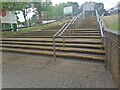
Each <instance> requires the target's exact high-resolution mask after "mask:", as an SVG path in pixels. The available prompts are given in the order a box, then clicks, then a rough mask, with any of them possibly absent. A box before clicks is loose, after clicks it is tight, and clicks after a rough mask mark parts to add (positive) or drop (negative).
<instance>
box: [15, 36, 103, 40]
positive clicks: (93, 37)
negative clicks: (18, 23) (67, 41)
mask: <svg viewBox="0 0 120 90" xmlns="http://www.w3.org/2000/svg"><path fill="white" fill-rule="evenodd" d="M52 37H53V36H13V38H52ZM56 38H63V36H60V37H56ZM65 38H92V39H100V38H101V37H100V36H70V37H69V36H65Z"/></svg>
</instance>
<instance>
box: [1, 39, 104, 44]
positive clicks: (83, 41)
mask: <svg viewBox="0 0 120 90" xmlns="http://www.w3.org/2000/svg"><path fill="white" fill-rule="evenodd" d="M2 41H16V42H19V41H22V42H42V43H43V42H47V43H49V42H52V43H53V39H52V38H2ZM55 42H56V43H63V39H61V38H58V39H56V40H55ZM65 43H74V44H102V42H101V40H100V39H90V38H89V39H65Z"/></svg>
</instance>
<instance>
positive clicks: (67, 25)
mask: <svg viewBox="0 0 120 90" xmlns="http://www.w3.org/2000/svg"><path fill="white" fill-rule="evenodd" d="M76 17H77V16H76ZM76 17H73V18H72V20H71V21H70V22H69V23H66V24H64V26H63V27H62V28H61V29H60V30H59V31H58V32H57V33H56V34H55V35H54V36H53V52H54V61H56V50H55V38H56V37H57V36H58V37H60V36H62V35H63V47H64V46H65V33H64V32H65V30H66V29H67V28H68V27H69V26H70V25H71V24H72V23H73V21H74V20H75V19H76ZM69 31H70V30H69ZM69 33H70V32H69Z"/></svg>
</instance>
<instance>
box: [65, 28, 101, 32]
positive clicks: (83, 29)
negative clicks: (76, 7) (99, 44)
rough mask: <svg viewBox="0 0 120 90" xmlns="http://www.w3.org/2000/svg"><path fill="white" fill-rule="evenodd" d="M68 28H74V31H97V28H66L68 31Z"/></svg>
mask: <svg viewBox="0 0 120 90" xmlns="http://www.w3.org/2000/svg"><path fill="white" fill-rule="evenodd" d="M68 30H75V31H76V32H78V31H88V32H89V31H90V32H91V31H95V32H96V31H99V29H98V28H88V29H87V28H80V29H67V30H66V31H68Z"/></svg>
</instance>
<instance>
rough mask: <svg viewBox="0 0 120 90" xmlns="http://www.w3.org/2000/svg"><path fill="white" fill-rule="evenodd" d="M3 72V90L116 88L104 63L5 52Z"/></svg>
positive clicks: (3, 55)
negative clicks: (22, 89)
mask: <svg viewBox="0 0 120 90" xmlns="http://www.w3.org/2000/svg"><path fill="white" fill-rule="evenodd" d="M2 71H3V73H2V86H3V88H116V86H115V83H114V81H113V77H112V75H111V73H110V71H109V70H106V69H105V68H104V63H100V62H93V61H83V60H79V61H75V60H72V59H63V58H57V61H56V62H54V61H53V57H47V56H40V55H28V54H18V53H5V52H3V54H2Z"/></svg>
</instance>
